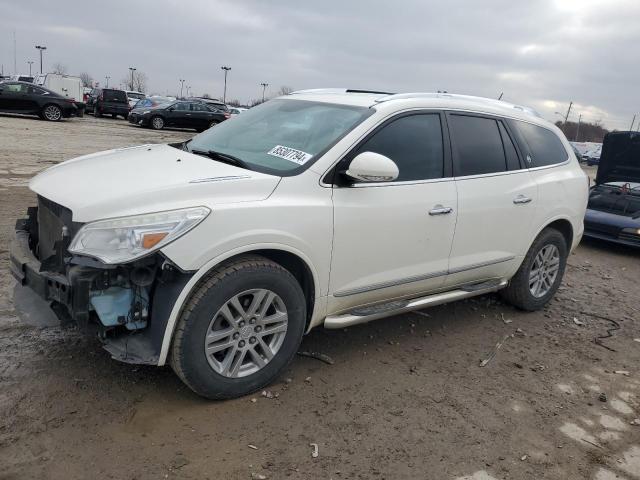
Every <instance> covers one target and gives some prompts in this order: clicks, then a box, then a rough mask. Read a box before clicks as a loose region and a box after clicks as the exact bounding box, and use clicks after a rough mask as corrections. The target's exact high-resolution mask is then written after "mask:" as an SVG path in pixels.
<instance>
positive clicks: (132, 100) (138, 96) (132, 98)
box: [125, 90, 146, 109]
mask: <svg viewBox="0 0 640 480" xmlns="http://www.w3.org/2000/svg"><path fill="white" fill-rule="evenodd" d="M125 91H126V93H127V98H128V99H129V109H132V108H133V107H135V105H136V103H138V102H139V101H140V100H142V99H143V98H146V95H145V94H144V93H142V92H133V91H131V90H125Z"/></svg>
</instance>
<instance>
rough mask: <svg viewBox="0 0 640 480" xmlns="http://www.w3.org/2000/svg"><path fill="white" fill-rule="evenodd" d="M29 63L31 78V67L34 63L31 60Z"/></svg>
mask: <svg viewBox="0 0 640 480" xmlns="http://www.w3.org/2000/svg"><path fill="white" fill-rule="evenodd" d="M27 63H28V64H29V76H31V65H33V61H31V60H29V61H28V62H27Z"/></svg>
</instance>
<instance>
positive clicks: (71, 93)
mask: <svg viewBox="0 0 640 480" xmlns="http://www.w3.org/2000/svg"><path fill="white" fill-rule="evenodd" d="M33 83H35V84H36V85H40V86H41V87H44V88H47V89H49V90H51V91H53V92H56V93H57V94H59V95H61V96H63V97H67V98H70V99H71V100H73V102H74V103H75V104H76V107H78V116H79V117H82V116H83V115H84V109H85V107H86V104H85V100H84V87H83V86H82V80H80V77H74V76H72V75H61V74H58V73H45V74H38V75H36V76H35V77H34V78H33Z"/></svg>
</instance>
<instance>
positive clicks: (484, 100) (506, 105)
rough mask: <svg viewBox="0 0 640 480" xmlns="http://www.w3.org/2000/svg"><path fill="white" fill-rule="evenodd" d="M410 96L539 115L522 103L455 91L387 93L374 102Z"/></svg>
mask: <svg viewBox="0 0 640 480" xmlns="http://www.w3.org/2000/svg"><path fill="white" fill-rule="evenodd" d="M412 98H446V99H451V100H464V101H466V102H472V103H477V104H480V105H492V106H494V107H496V108H502V109H505V110H510V109H515V110H520V111H521V112H524V113H528V114H530V115H534V116H536V117H540V118H542V117H541V115H540V114H539V113H538V112H537V111H536V110H534V109H533V108H530V107H524V106H522V105H515V104H513V103H509V102H503V101H502V100H496V99H494V98H486V97H475V96H472V95H459V94H455V93H426V92H416V93H397V94H394V95H388V96H386V97H382V98H378V99H376V100H375V101H376V103H382V102H389V101H392V100H407V99H412Z"/></svg>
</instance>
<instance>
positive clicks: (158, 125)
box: [151, 117, 164, 130]
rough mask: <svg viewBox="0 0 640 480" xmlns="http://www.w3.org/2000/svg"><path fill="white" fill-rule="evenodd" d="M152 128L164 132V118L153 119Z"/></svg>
mask: <svg viewBox="0 0 640 480" xmlns="http://www.w3.org/2000/svg"><path fill="white" fill-rule="evenodd" d="M151 127H152V128H153V129H154V130H162V129H163V128H164V119H163V118H162V117H153V118H152V119H151Z"/></svg>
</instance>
